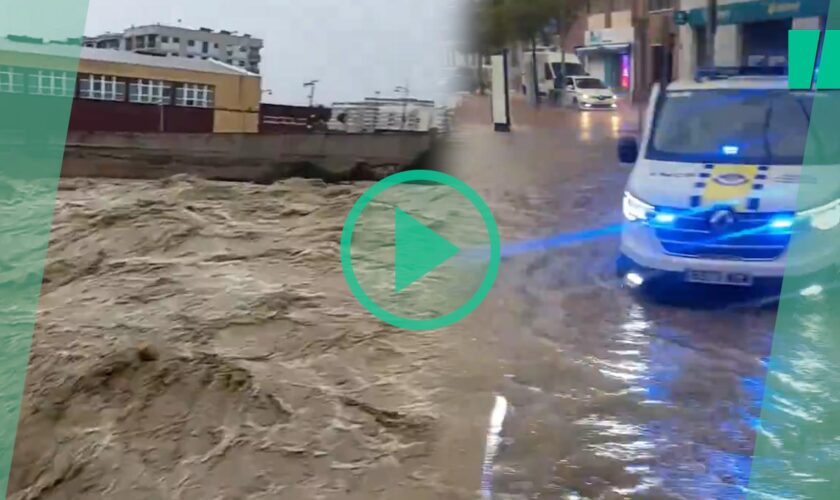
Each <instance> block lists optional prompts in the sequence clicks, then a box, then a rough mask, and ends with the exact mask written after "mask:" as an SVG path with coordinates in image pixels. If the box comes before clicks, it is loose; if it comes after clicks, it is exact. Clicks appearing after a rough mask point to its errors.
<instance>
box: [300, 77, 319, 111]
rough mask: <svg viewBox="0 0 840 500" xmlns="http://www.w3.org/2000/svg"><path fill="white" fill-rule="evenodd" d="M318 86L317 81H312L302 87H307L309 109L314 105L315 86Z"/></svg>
mask: <svg viewBox="0 0 840 500" xmlns="http://www.w3.org/2000/svg"><path fill="white" fill-rule="evenodd" d="M316 85H318V80H312V81H310V82H306V83H304V84H303V86H304V87H309V107H310V108H311V107H312V106H313V105H314V104H315V86H316Z"/></svg>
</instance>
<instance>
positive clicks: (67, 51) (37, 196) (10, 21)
mask: <svg viewBox="0 0 840 500" xmlns="http://www.w3.org/2000/svg"><path fill="white" fill-rule="evenodd" d="M87 7H88V2H87V0H33V1H26V2H24V1H19V0H18V1H6V0H0V10H1V11H2V15H0V110H2V111H0V249H2V252H0V297H2V299H0V498H5V497H6V493H7V492H8V493H9V495H10V496H15V497H19V496H20V495H22V494H23V493H21V492H20V488H21V487H22V483H24V482H25V481H24V480H22V479H21V478H22V477H23V475H24V472H20V471H24V470H25V468H26V456H25V455H26V454H23V458H21V457H17V456H15V440H16V437H17V428H18V422H19V421H20V420H21V414H22V410H21V408H22V406H21V403H22V401H23V392H24V388H25V381H26V375H27V370H28V368H29V357H30V350H31V346H32V338H33V332H34V330H35V325H36V319H37V316H38V304H39V299H40V294H41V282H42V278H43V275H44V262H45V259H46V256H47V249H48V247H49V241H50V233H51V229H52V217H53V211H54V209H55V196H56V191H57V189H56V188H57V186H58V179H59V176H60V174H61V165H62V161H63V156H64V146H65V142H66V139H67V130H68V123H69V119H70V112H71V109H72V105H73V99H74V96H75V89H76V80H77V72H78V69H79V64H80V63H79V61H80V54H81V51H82V46H81V45H82V35H83V33H84V26H85V19H86V18H87V11H88V9H87ZM29 411H31V410H29ZM27 416H28V415H27V414H26V413H23V418H26V417H27ZM27 444H29V443H26V444H24V446H26V445H27ZM13 459H14V460H21V462H20V463H17V464H16V466H15V470H17V471H18V472H17V474H15V475H14V476H17V480H16V481H11V480H10V471H11V470H12V463H13Z"/></svg>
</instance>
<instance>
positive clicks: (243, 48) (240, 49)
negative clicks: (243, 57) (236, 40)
mask: <svg viewBox="0 0 840 500" xmlns="http://www.w3.org/2000/svg"><path fill="white" fill-rule="evenodd" d="M247 50H248V49H247V48H245V47H239V52H245V51H247Z"/></svg>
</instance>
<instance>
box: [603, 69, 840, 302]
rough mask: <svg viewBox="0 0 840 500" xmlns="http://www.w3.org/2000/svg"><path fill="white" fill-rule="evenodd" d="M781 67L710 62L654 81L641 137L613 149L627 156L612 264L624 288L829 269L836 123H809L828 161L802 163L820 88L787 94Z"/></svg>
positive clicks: (742, 282)
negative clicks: (824, 126) (662, 82)
mask: <svg viewBox="0 0 840 500" xmlns="http://www.w3.org/2000/svg"><path fill="white" fill-rule="evenodd" d="M785 74H786V73H785V68H781V70H779V69H775V68H715V69H712V70H704V71H700V72H698V76H697V78H695V79H694V80H682V81H676V82H672V83H670V84H669V85H668V86H667V87H666V88H665V89H664V91H660V89H659V87H658V86H656V87H654V89H653V94H652V96H651V100H650V103H649V106H648V110H647V113H646V115H645V120H644V124H643V127H642V129H643V130H642V131H641V137H640V141H637V139H636V138H630V137H622V138H621V139H620V140H619V147H618V149H619V151H618V154H619V159H620V160H621V161H622V162H623V163H633V164H634V166H633V170H632V172H631V174H630V176H629V180H628V182H627V186H626V190H625V193H624V199H623V203H622V207H623V213H624V218H625V223H624V225H623V228H622V233H621V255H620V257H619V259H618V266H617V267H618V269H617V271H618V274H619V276H620V277H621V278H622V279H623V280H624V283H625V284H626V285H628V286H631V287H639V286H642V285H646V284H649V283H650V282H653V281H656V280H658V279H659V278H675V279H676V280H678V281H681V282H691V283H705V284H715V285H729V286H741V287H746V286H753V285H757V284H760V283H762V282H769V283H772V284H777V283H780V282H781V278H782V276H783V275H787V276H810V275H811V273H814V272H817V271H820V270H823V269H826V268H827V267H829V266H836V265H837V263H838V260H840V251H838V248H837V245H836V243H835V242H836V240H837V239H838V236H840V234H837V233H835V230H836V229H837V227H838V225H840V201H838V193H839V192H840V161H838V160H837V159H838V158H840V139H838V138H837V133H836V130H837V129H836V128H835V129H834V130H833V131H829V130H824V131H812V136H811V137H812V139H811V143H810V144H809V145H808V148H809V150H810V148H817V149H819V154H818V155H816V156H818V157H820V158H829V159H834V162H835V163H834V164H833V165H832V164H827V165H808V166H807V167H806V170H805V171H803V167H802V162H803V157H804V154H805V149H806V142H807V137H808V126H809V123H810V118H811V110H812V107H814V108H816V107H817V106H819V105H820V99H821V98H822V97H821V95H822V94H817V93H815V92H813V91H801V92H800V91H791V90H789V89H788V82H787V78H786V76H785ZM812 157H813V156H812ZM824 163H830V162H824ZM798 197H799V204H798V203H797V201H798ZM797 207H802V208H805V210H799V211H797ZM794 233H796V235H797V237H796V240H795V241H796V242H797V245H798V247H797V250H796V251H795V252H791V251H790V248H789V247H790V244H791V241H792V236H793V234H794ZM794 256H795V257H794Z"/></svg>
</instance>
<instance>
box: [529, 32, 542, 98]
mask: <svg viewBox="0 0 840 500" xmlns="http://www.w3.org/2000/svg"><path fill="white" fill-rule="evenodd" d="M531 77H532V78H533V79H534V87H533V89H532V90H533V91H534V106H535V107H537V108H539V107H540V79H539V70H538V69H537V37H536V35H534V36H531Z"/></svg>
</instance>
